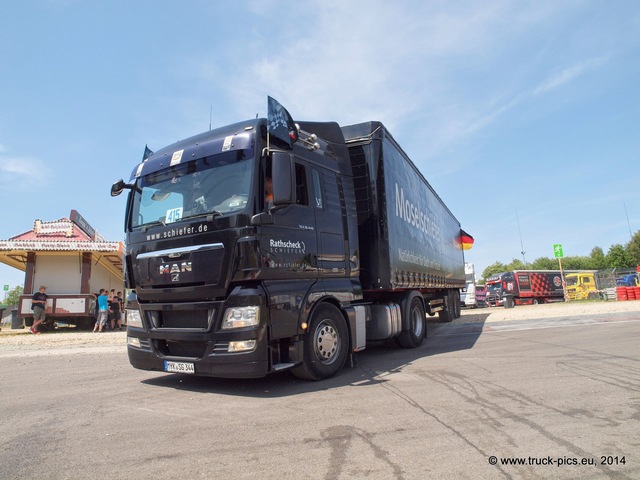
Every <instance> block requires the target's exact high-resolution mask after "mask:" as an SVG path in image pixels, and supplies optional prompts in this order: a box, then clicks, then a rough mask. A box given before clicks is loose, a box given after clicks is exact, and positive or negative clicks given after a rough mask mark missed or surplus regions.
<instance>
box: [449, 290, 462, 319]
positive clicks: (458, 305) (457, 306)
mask: <svg viewBox="0 0 640 480" xmlns="http://www.w3.org/2000/svg"><path fill="white" fill-rule="evenodd" d="M451 293H452V294H453V317H454V319H456V318H460V317H461V316H462V302H461V301H460V291H459V290H452V291H451Z"/></svg>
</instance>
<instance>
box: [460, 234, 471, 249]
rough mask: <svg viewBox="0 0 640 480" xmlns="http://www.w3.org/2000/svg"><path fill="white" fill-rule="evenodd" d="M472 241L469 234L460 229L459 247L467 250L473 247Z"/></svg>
mask: <svg viewBox="0 0 640 480" xmlns="http://www.w3.org/2000/svg"><path fill="white" fill-rule="evenodd" d="M473 242H474V240H473V237H472V236H471V235H469V234H468V233H467V232H465V231H464V230H460V238H459V243H460V248H462V249H463V250H469V249H471V247H473Z"/></svg>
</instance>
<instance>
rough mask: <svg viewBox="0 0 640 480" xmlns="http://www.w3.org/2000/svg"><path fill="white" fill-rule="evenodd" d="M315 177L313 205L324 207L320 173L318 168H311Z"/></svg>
mask: <svg viewBox="0 0 640 480" xmlns="http://www.w3.org/2000/svg"><path fill="white" fill-rule="evenodd" d="M311 176H312V177H313V206H314V207H315V208H322V184H321V183H320V173H319V172H318V171H317V170H311Z"/></svg>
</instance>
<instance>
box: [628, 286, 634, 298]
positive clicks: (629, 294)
mask: <svg viewBox="0 0 640 480" xmlns="http://www.w3.org/2000/svg"><path fill="white" fill-rule="evenodd" d="M635 299H636V287H627V300H635Z"/></svg>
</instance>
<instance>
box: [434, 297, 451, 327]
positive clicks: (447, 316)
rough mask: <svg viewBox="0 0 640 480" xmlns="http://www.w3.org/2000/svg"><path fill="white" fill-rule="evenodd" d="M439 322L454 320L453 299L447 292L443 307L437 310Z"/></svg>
mask: <svg viewBox="0 0 640 480" xmlns="http://www.w3.org/2000/svg"><path fill="white" fill-rule="evenodd" d="M438 318H439V319H440V322H444V323H446V322H451V321H453V320H454V312H453V299H452V298H451V297H450V296H449V294H448V293H447V294H446V295H445V296H444V309H443V310H440V311H439V312H438Z"/></svg>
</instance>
